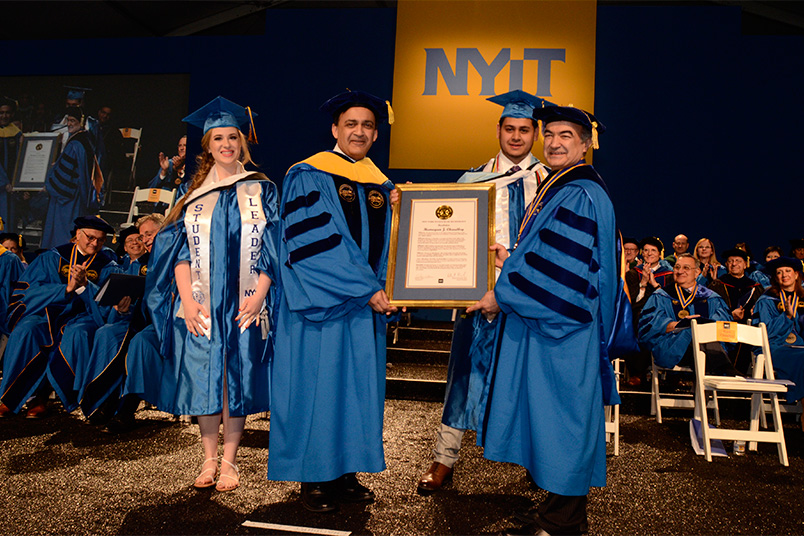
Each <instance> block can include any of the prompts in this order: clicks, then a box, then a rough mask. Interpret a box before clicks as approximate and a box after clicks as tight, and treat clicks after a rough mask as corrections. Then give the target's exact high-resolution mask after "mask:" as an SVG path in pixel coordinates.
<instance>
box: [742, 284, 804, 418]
mask: <svg viewBox="0 0 804 536" xmlns="http://www.w3.org/2000/svg"><path fill="white" fill-rule="evenodd" d="M797 311H798V312H797V314H796V316H795V317H793V318H788V316H787V314H786V313H785V312H784V307H783V306H782V305H781V300H779V296H778V295H777V294H776V291H774V290H773V289H768V290H767V291H766V292H765V293H764V294H763V295H762V296H760V298H759V300H757V303H756V305H754V317H753V320H752V323H753V324H754V325H758V324H759V323H760V322H764V323H765V326H766V327H767V330H768V343H769V344H770V350H771V356H772V359H773V370H774V372H775V373H776V377H777V378H778V379H780V380H781V379H783V380H790V381H792V382H794V383H795V384H796V385H795V386H792V387H788V388H787V395H786V397H787V401H788V402H790V403H795V402H796V401H798V400H801V399H802V398H804V301H800V302H799V304H798V308H797ZM788 337H790V339H788ZM788 341H789V342H788Z"/></svg>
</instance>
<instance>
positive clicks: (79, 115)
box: [64, 106, 84, 124]
mask: <svg viewBox="0 0 804 536" xmlns="http://www.w3.org/2000/svg"><path fill="white" fill-rule="evenodd" d="M64 115H66V116H67V117H75V118H76V119H78V121H80V122H81V124H83V123H84V110H82V109H81V108H79V107H78V106H69V107H68V108H67V109H66V110H64Z"/></svg>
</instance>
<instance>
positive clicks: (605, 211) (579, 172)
mask: <svg viewBox="0 0 804 536" xmlns="http://www.w3.org/2000/svg"><path fill="white" fill-rule="evenodd" d="M533 117H534V119H541V120H542V121H543V124H544V126H543V131H542V132H543V135H544V156H545V161H546V163H547V165H548V166H550V168H551V170H552V171H551V172H550V174H549V175H548V176H547V178H546V179H545V181H544V182H543V183H542V186H541V188H540V189H539V192H538V193H537V194H536V197H535V198H534V200H533V202H532V203H531V204H530V205H529V206H528V209H527V211H526V213H525V218H524V219H523V222H522V225H521V226H520V229H519V232H518V240H517V241H516V244H515V247H514V251H513V253H511V255H510V257H508V258H507V259H506V258H505V257H506V256H507V250H505V249H502V250H500V249H497V248H495V249H496V251H497V257H498V261H500V262H502V271H501V273H500V277H499V279H498V280H497V284H496V285H495V287H494V290H492V291H490V292H488V293H486V295H485V296H484V297H483V298H482V299H481V300H480V301H479V302H477V303H476V304H474V305H472V306H471V307H469V308H468V309H467V311H468V312H472V311H482V312H484V313H500V314H501V315H502V316H501V318H500V320H499V322H500V328H499V329H498V330H497V333H496V340H495V345H496V346H495V347H496V350H495V359H494V360H493V362H492V364H491V369H490V371H489V378H490V385H489V386H488V393H489V395H488V402H487V404H486V411H485V417H486V418H485V422H484V423H483V426H482V428H481V432H479V433H478V436H479V437H480V438H481V443H482V446H483V448H484V455H485V456H486V457H487V458H489V459H491V460H495V461H502V462H512V463H516V464H519V465H523V466H524V467H525V468H527V469H528V470H529V471H530V473H531V475H532V477H533V480H534V481H535V483H536V485H538V486H539V487H540V488H542V489H544V490H546V491H547V492H548V493H547V497H546V498H545V499H544V501H543V502H542V503H541V504H540V505H539V507H538V517H537V519H536V520H535V523H534V524H531V525H528V526H526V527H524V528H523V530H522V531H521V532H517V533H523V534H524V533H527V534H535V533H550V534H581V533H582V532H585V530H586V528H587V516H586V503H587V494H588V492H589V487H590V486H604V485H605V482H606V445H605V439H604V427H605V424H604V412H603V407H604V404H612V403H615V404H616V403H619V397H618V396H617V391H616V386H615V379H614V373H613V371H612V369H611V363H610V361H609V357H608V345H607V341H608V340H609V336H610V335H611V333H612V332H613V329H614V322H615V306H616V303H617V300H618V289H619V288H620V286H619V285H620V284H621V282H620V279H619V271H618V268H617V265H618V247H617V239H616V235H617V231H616V223H615V218H614V208H613V205H612V202H611V199H610V198H609V195H608V191H607V188H606V185H605V183H604V182H603V180H602V179H601V178H600V176H599V175H598V174H597V172H596V171H595V170H594V168H592V166H590V165H589V164H587V163H586V162H585V160H584V157H585V155H586V152H587V151H588V150H589V148H590V147H592V146H594V147H595V148H597V134H598V133H599V132H603V130H604V129H605V127H604V126H603V125H602V124H601V123H600V122H599V121H598V120H597V119H596V118H595V117H594V116H593V115H592V114H589V113H588V112H585V111H583V110H580V109H578V108H573V107H561V106H548V107H545V108H537V109H535V110H534V112H533ZM503 261H504V262H503ZM567 423H572V425H571V429H572V430H571V431H570V429H569V428H568V427H567Z"/></svg>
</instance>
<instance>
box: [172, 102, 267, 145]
mask: <svg viewBox="0 0 804 536" xmlns="http://www.w3.org/2000/svg"><path fill="white" fill-rule="evenodd" d="M256 115H257V114H256V113H255V112H252V111H251V108H249V107H245V108H244V107H242V106H240V105H239V104H236V103H234V102H232V101H230V100H229V99H224V98H223V97H221V96H218V97H215V98H214V99H212V100H211V101H209V102H208V103H206V104H205V105H203V106H202V107H201V108H199V109H198V110H196V111H194V112H193V113H191V114H190V115H188V116H187V117H185V118H184V119H182V121H184V122H185V123H189V124H191V125H194V126H196V127H198V128H200V129H202V130H203V131H204V134H206V133H207V131H208V130H209V129H211V128H219V127H235V128H238V129H240V127H241V126H242V125H245V124H246V123H249V124H250V127H251V129H250V131H249V141H252V136H253V135H254V120H253V117H256ZM241 130H242V129H241ZM253 141H256V137H255V138H254V140H253Z"/></svg>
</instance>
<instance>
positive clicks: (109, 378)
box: [76, 214, 164, 433]
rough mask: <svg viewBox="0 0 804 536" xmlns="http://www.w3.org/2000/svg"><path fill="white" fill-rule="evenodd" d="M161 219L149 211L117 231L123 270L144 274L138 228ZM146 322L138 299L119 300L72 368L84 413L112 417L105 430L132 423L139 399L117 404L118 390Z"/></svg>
mask: <svg viewBox="0 0 804 536" xmlns="http://www.w3.org/2000/svg"><path fill="white" fill-rule="evenodd" d="M163 221H164V217H162V216H161V215H160V214H149V215H148V216H143V217H142V218H140V220H139V221H138V222H137V225H132V226H131V227H128V228H127V229H125V230H123V231H122V232H121V233H120V237H119V241H120V243H121V244H122V245H123V246H124V249H125V251H126V254H125V256H124V258H123V261H122V263H121V264H122V269H123V272H124V273H127V274H129V275H137V276H142V277H145V276H146V273H147V267H148V264H147V263H148V256H149V253H148V249H149V248H150V246H146V245H145V244H144V243H143V241H142V236H141V234H140V228H141V227H148V226H151V227H153V228H155V229H157V230H158V228H159V225H161V223H162V222H163ZM149 323H150V320H149V319H148V317H147V316H146V313H145V308H144V306H143V302H142V300H137V301H136V302H134V303H131V300H130V299H129V300H125V301H123V302H121V303H120V304H118V305H117V306H116V307H115V308H114V311H112V312H111V314H110V315H109V318H108V320H107V322H106V324H105V325H104V326H102V327H101V328H99V329H98V330H97V332H96V333H95V335H94V342H93V345H92V353H91V354H90V356H89V359H87V360H84V361H82V362H83V363H85V365H84V369H83V370H81V371H80V372H79V370H78V369H76V389H77V391H78V400H79V403H80V405H81V409H82V411H83V412H84V415H85V416H86V417H87V418H89V419H91V420H95V421H96V422H103V421H105V420H107V419H109V418H112V416H115V417H114V419H113V420H112V421H110V422H108V424H107V427H106V430H107V431H109V432H112V433H115V432H118V433H119V432H124V431H128V430H130V429H132V428H134V426H135V424H136V423H135V421H134V412H135V411H136V409H137V406H139V401H140V398H139V397H137V396H131V397H128V398H127V399H126V400H125V401H124V402H123V403H121V402H120V390H121V386H122V384H123V381H124V379H125V377H126V367H125V363H126V354H127V350H128V346H129V343H130V341H131V339H132V337H134V335H136V334H137V333H139V332H140V331H141V330H142V329H144V328H145V326H147V325H148V324H149ZM102 407H103V409H104V411H102V412H101V414H100V415H98V416H97V417H96V415H97V414H96V412H98V410H99V409H101V408H102ZM115 413H116V415H115Z"/></svg>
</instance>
